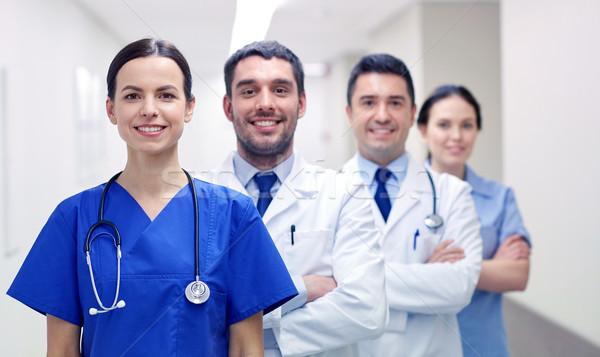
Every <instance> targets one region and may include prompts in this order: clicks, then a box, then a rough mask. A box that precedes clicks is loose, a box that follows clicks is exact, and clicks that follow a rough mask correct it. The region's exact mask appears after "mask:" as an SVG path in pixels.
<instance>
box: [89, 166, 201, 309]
mask: <svg viewBox="0 0 600 357" xmlns="http://www.w3.org/2000/svg"><path fill="white" fill-rule="evenodd" d="M182 170H183V169H182ZM121 172H122V171H121ZM121 172H119V173H118V174H116V175H114V176H113V177H112V178H111V179H110V180H108V182H107V183H106V185H105V186H104V189H103V190H102V196H101V197H100V207H99V208H98V221H97V222H96V223H94V224H93V225H92V226H91V227H90V229H89V230H88V232H87V235H86V237H85V247H84V249H85V255H86V261H87V265H88V268H89V270H90V278H91V280H92V287H93V288H94V295H95V296H96V301H97V302H98V305H100V308H101V309H102V310H98V309H96V308H94V307H92V308H90V310H89V313H90V315H96V314H99V313H104V312H108V311H112V310H114V309H120V308H122V307H124V306H125V301H124V300H119V288H120V286H121V234H120V233H119V230H118V229H117V226H116V225H115V224H114V223H113V222H111V221H107V220H104V201H105V199H106V194H107V192H108V188H109V187H110V185H112V183H113V182H115V180H116V179H117V178H118V177H119V175H121ZM183 172H184V173H185V175H186V177H187V180H188V182H189V184H190V187H191V189H192V198H193V200H194V233H195V244H194V248H195V258H196V262H195V264H196V270H195V276H196V280H194V281H192V282H191V283H189V284H188V286H187V287H186V288H185V296H186V298H187V299H188V300H189V301H190V302H191V303H194V304H202V303H204V302H205V301H206V300H208V297H209V296H210V289H209V288H208V285H206V284H205V283H204V282H202V281H200V257H199V248H200V221H199V217H198V195H197V193H196V186H195V185H194V180H192V177H191V176H190V174H189V173H188V172H187V171H185V170H183ZM100 226H107V227H109V228H110V229H111V230H112V231H113V233H114V235H112V234H110V233H99V234H97V235H95V236H93V237H92V233H93V232H94V230H96V229H97V228H98V227H100ZM104 234H107V235H109V236H110V237H111V238H112V239H113V242H114V244H115V247H116V248H117V288H116V291H115V299H114V300H113V303H112V305H111V306H110V307H105V306H104V305H102V301H101V300H100V297H99V296H98V290H97V289H96V283H95V281H94V272H93V269H92V260H91V258H90V250H91V242H92V240H93V239H94V238H96V237H98V236H101V235H104Z"/></svg>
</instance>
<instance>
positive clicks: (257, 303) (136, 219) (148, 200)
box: [8, 39, 297, 356]
mask: <svg viewBox="0 0 600 357" xmlns="http://www.w3.org/2000/svg"><path fill="white" fill-rule="evenodd" d="M107 83H108V98H107V100H106V111H107V114H108V117H109V119H110V122H111V123H112V124H114V125H116V126H117V129H118V132H119V134H120V136H121V138H122V139H123V140H124V141H125V143H126V146H127V163H126V165H125V168H124V170H123V172H122V173H121V174H120V175H119V176H118V178H117V179H116V181H114V182H113V183H112V184H111V185H110V186H109V188H108V190H107V192H106V198H105V201H103V202H102V204H101V197H102V195H103V190H104V188H105V185H106V184H103V185H100V186H98V187H94V188H91V189H89V190H86V191H83V192H81V193H79V194H77V195H75V196H73V197H70V198H67V199H66V200H64V201H63V202H62V203H60V204H59V205H58V207H57V208H56V209H55V211H54V212H53V213H52V215H51V216H50V218H49V220H48V222H47V223H46V225H45V226H44V228H43V229H42V231H41V233H40V235H39V236H38V238H37V240H36V242H35V243H34V245H33V247H32V249H31V251H30V252H29V254H28V256H27V258H26V260H25V262H24V263H23V265H22V267H21V269H20V271H19V273H18V275H17V277H16V278H15V280H14V282H13V284H12V285H11V287H10V289H9V291H8V294H9V295H11V296H12V297H14V298H16V299H17V300H19V301H21V302H23V303H24V304H26V305H28V306H30V307H31V308H33V309H35V310H37V311H39V312H41V313H43V314H45V315H46V316H47V325H48V356H79V355H84V356H122V355H131V356H141V355H144V356H227V355H229V356H242V355H251V354H252V355H254V354H255V355H262V353H263V348H262V315H263V312H265V313H267V312H269V311H271V310H273V309H275V308H277V307H278V306H280V305H281V304H283V303H284V302H286V301H287V300H289V299H290V298H291V297H293V296H294V295H295V294H297V292H296V289H295V287H294V285H293V283H292V281H291V279H290V277H289V274H288V273H287V270H286V268H285V265H284V264H283V261H282V260H281V257H280V256H279V253H278V252H277V250H276V248H275V246H274V244H273V242H272V240H271V238H270V236H269V235H268V232H267V230H266V228H265V227H264V225H263V223H262V220H261V218H260V216H259V215H258V212H257V211H256V208H255V207H254V205H253V203H252V200H250V199H249V198H247V197H246V196H243V195H240V194H239V193H237V192H234V191H230V190H228V189H226V188H224V187H221V186H215V185H211V184H208V183H206V182H203V181H199V180H193V181H192V179H191V178H188V176H187V175H186V173H185V172H184V171H183V170H182V169H181V166H180V165H179V159H178V149H177V146H178V141H179V139H180V137H181V135H182V133H183V128H184V126H185V123H187V122H189V121H190V120H191V119H192V114H193V110H194V105H195V99H194V97H193V95H192V92H191V87H192V80H191V73H190V69H189V66H188V63H187V61H186V60H185V58H184V57H183V56H182V54H181V53H180V52H179V51H178V50H177V49H176V48H175V47H174V46H173V45H172V44H170V43H168V42H166V41H162V40H155V39H144V40H140V41H136V42H133V43H131V44H129V45H127V46H126V47H125V48H123V49H122V50H121V51H120V52H119V53H118V54H117V55H116V57H115V58H114V59H113V62H112V63H111V65H110V68H109V71H108V76H107ZM192 182H193V184H194V185H192ZM193 186H195V189H196V196H197V200H196V202H197V204H198V207H197V208H196V207H195V206H194V195H193V191H192V187H193ZM100 206H102V207H103V214H104V219H105V220H107V221H111V222H113V223H114V224H115V225H116V227H117V228H118V230H119V232H120V236H121V238H122V245H121V248H120V249H121V253H120V254H121V259H120V263H118V259H117V250H116V246H115V240H114V239H116V233H115V232H114V231H111V230H110V229H109V228H108V227H107V226H106V225H103V226H101V227H98V228H97V229H95V230H94V231H93V232H92V234H91V238H90V243H89V260H90V261H91V263H92V264H91V271H90V267H89V266H88V263H87V258H86V250H87V249H86V236H87V233H88V230H89V229H90V227H91V226H92V225H93V224H94V223H95V222H97V221H98V217H99V209H100ZM195 212H197V216H198V217H199V227H198V228H196V227H195V215H196V213H195ZM196 229H198V232H199V235H198V236H199V242H198V247H196V242H195V236H196ZM196 262H197V263H196ZM196 266H198V268H197V270H196V269H195V267H196ZM196 272H198V273H199V275H198V277H196V275H197V274H196ZM92 274H93V277H92ZM195 280H200V281H202V282H204V283H205V284H206V286H207V287H208V289H209V290H210V295H209V297H208V300H207V301H206V302H204V303H200V304H196V303H192V302H191V301H188V298H186V294H185V290H186V287H187V286H188V284H190V283H191V282H193V281H195ZM96 294H97V295H96ZM115 295H117V296H115ZM113 300H114V302H113ZM117 300H119V301H122V302H119V303H118V304H117ZM111 303H112V305H110V304H111ZM101 305H103V306H104V307H107V308H104V307H102V306H101ZM111 307H114V309H112V308H111ZM94 310H95V311H94ZM96 311H99V313H94V312H96Z"/></svg>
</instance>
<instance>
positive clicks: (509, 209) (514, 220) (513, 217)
mask: <svg viewBox="0 0 600 357" xmlns="http://www.w3.org/2000/svg"><path fill="white" fill-rule="evenodd" d="M512 234H518V235H520V236H522V237H524V238H525V240H526V241H527V243H528V244H529V245H530V246H531V238H530V237H529V232H527V229H525V225H524V224H523V218H521V213H520V212H519V207H518V206H517V201H516V199H515V194H514V192H513V190H512V189H511V188H507V191H506V195H505V197H504V215H503V220H502V226H501V227H500V239H501V240H502V242H504V240H505V239H506V238H508V236H510V235H512Z"/></svg>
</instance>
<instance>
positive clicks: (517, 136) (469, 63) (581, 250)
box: [0, 0, 600, 356]
mask: <svg viewBox="0 0 600 357" xmlns="http://www.w3.org/2000/svg"><path fill="white" fill-rule="evenodd" d="M236 9H237V10H236ZM599 15H600V2H598V1H595V0H572V1H569V2H565V1H543V0H497V1H450V0H447V1H440V0H438V1H419V0H369V1H365V0H363V1H359V0H327V1H323V0H264V1H249V0H238V1H237V2H236V1H235V0H223V1H214V0H213V1H211V0H195V1H192V0H172V1H169V2H165V1H153V0H103V1H95V0H51V1H48V0H20V1H17V0H2V10H1V11H0V43H1V44H2V46H1V47H0V272H1V274H0V290H2V293H3V294H2V295H0V314H1V316H2V319H1V322H0V346H1V348H2V354H3V355H11V356H39V355H43V354H44V353H45V352H44V351H45V343H46V336H45V318H43V316H42V315H39V314H37V313H35V312H33V311H32V310H30V309H28V308H27V307H24V306H23V305H21V304H20V303H18V302H16V301H14V300H13V299H11V298H9V297H8V296H6V295H5V294H4V292H6V290H7V289H8V287H9V285H10V283H11V281H12V279H13V277H14V276H15V274H16V273H17V271H18V268H19V267H20V265H21V263H22V261H23V259H24V258H25V256H26V254H27V252H28V250H29V248H30V247H31V245H32V243H33V241H34V240H35V238H36V236H37V234H38V233H39V231H40V229H41V227H42V226H43V224H44V223H45V221H46V219H47V218H48V217H49V215H50V213H51V212H52V210H53V209H54V208H55V207H56V205H57V204H58V203H59V202H60V201H61V200H62V199H64V198H66V197H68V196H70V195H72V194H75V193H77V192H79V191H81V190H83V189H85V188H88V187H91V186H95V185H98V184H100V183H102V182H105V181H106V180H107V179H108V178H109V177H110V176H112V175H113V174H114V173H115V172H116V171H119V170H121V169H122V168H123V166H124V163H125V159H126V150H125V145H124V143H123V142H122V140H121V139H120V138H119V136H118V134H117V130H116V128H115V127H113V126H112V125H111V124H110V122H109V121H108V120H107V117H106V113H105V107H104V102H105V99H106V83H105V78H106V72H107V69H108V65H109V63H110V61H111V60H112V58H113V57H114V55H115V54H116V53H117V52H118V50H120V49H121V48H122V47H123V46H124V45H126V44H127V43H129V42H131V41H134V40H137V39H140V38H143V37H160V38H163V39H166V40H169V41H171V42H173V43H174V44H175V45H176V46H177V47H178V48H179V49H180V50H181V51H182V52H183V54H184V55H185V56H186V57H187V59H188V61H189V62H190V65H191V67H192V71H193V75H194V76H193V80H194V89H193V92H194V94H195V95H196V98H197V104H196V110H195V114H194V118H193V120H192V122H191V123H189V124H188V125H187V127H186V130H185V133H184V135H183V138H182V140H181V141H180V159H181V163H182V165H183V167H185V168H186V169H188V170H189V171H193V172H194V173H196V174H199V173H201V172H202V171H206V170H210V169H212V168H214V167H216V166H217V165H218V164H220V163H221V162H222V161H223V160H224V159H225V157H226V156H227V155H228V153H229V152H230V151H231V150H233V149H234V148H235V135H234V133H233V128H232V126H231V123H230V122H228V121H227V120H226V118H225V116H224V115H223V111H222V106H221V105H222V98H223V95H224V93H225V86H224V83H223V73H222V72H223V64H224V62H225V60H226V59H227V58H228V56H229V54H230V53H231V50H232V48H233V49H237V48H239V47H241V46H242V45H244V44H246V43H248V42H251V41H252V40H256V39H261V38H266V39H272V40H277V41H279V42H281V43H282V44H284V45H286V46H287V47H289V48H290V49H291V50H292V51H294V52H295V53H296V54H297V55H298V56H299V57H300V59H301V60H302V61H303V63H304V66H305V70H306V72H307V78H306V93H307V106H308V109H307V113H306V116H305V117H304V118H302V119H301V120H300V121H299V124H298V129H297V134H296V140H295V149H296V150H297V151H298V152H300V153H301V154H302V155H303V156H304V157H305V158H306V159H307V160H308V161H309V162H311V163H317V164H320V165H322V166H325V167H329V168H334V169H338V168H340V167H341V165H342V164H343V163H344V162H345V161H346V160H348V159H349V158H350V157H351V156H352V155H353V154H354V152H355V141H354V138H353V133H352V131H351V130H349V127H348V125H347V122H346V116H345V111H344V108H345V105H346V99H345V95H346V82H347V78H348V75H349V72H350V69H351V68H352V66H353V65H354V64H355V63H356V61H357V60H358V59H359V58H360V57H361V56H362V55H364V54H367V53H374V52H387V53H390V54H393V55H395V56H397V57H399V58H401V59H403V60H404V61H405V62H406V63H407V65H408V66H409V68H410V70H411V73H412V75H413V80H414V82H415V90H416V93H415V96H416V98H415V99H416V103H417V105H418V106H420V104H421V103H422V101H423V99H424V98H425V97H426V96H427V95H428V94H429V93H430V92H431V91H432V90H433V89H434V88H435V87H437V86H438V85H440V84H444V83H457V84H462V85H465V86H467V87H468V88H469V89H470V90H471V91H472V92H473V93H474V94H475V96H476V97H477V99H478V100H479V102H480V103H481V105H482V114H483V130H482V131H481V133H480V135H479V138H478V142H477V144H476V148H475V150H474V155H473V156H472V159H471V161H470V165H471V166H473V167H474V169H475V170H476V171H478V172H479V173H480V174H481V175H482V176H486V177H489V178H492V179H495V180H498V181H501V182H503V183H505V184H507V185H510V186H511V187H513V188H514V189H515V192H516V197H517V201H518V203H519V206H520V209H521V213H522V215H523V218H524V220H525V224H526V226H527V228H528V229H529V231H530V233H531V236H532V240H533V245H534V246H533V256H532V265H531V274H530V280H529V286H528V288H527V290H526V291H525V292H522V293H510V294H507V299H506V304H505V308H506V318H507V328H508V333H509V340H510V343H511V351H512V353H513V355H514V356H531V355H535V356H564V355H567V354H569V355H572V356H588V355H589V356H598V355H600V323H599V320H600V309H599V308H598V301H599V300H600V261H599V259H598V252H600V239H599V233H598V232H596V233H594V232H595V231H596V228H595V227H594V226H593V225H592V223H593V222H594V220H595V219H597V216H596V214H594V213H593V212H594V211H596V209H597V208H595V207H596V200H598V199H600V190H599V189H598V187H597V186H596V185H597V182H599V181H600V164H599V162H600V160H599V159H600V140H599V139H600V120H598V119H597V118H596V114H594V113H595V111H596V110H598V106H597V105H596V104H597V102H596V100H597V97H598V95H599V92H598V82H599V81H600V69H599V68H600V67H599V66H598V65H597V63H599V62H600V41H599V39H598V33H600V23H599V22H598V18H599ZM251 30H252V31H251ZM253 30H257V32H256V33H254V32H253ZM407 146H408V150H409V151H410V152H411V153H412V154H413V155H414V156H415V157H416V158H417V159H418V160H423V159H424V158H425V156H426V149H425V147H424V145H423V144H422V142H421V138H420V136H419V135H418V132H417V130H416V128H413V132H411V134H410V136H409V139H408V145H407ZM40 293H43V292H40Z"/></svg>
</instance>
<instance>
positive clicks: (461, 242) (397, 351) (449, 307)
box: [343, 54, 482, 357]
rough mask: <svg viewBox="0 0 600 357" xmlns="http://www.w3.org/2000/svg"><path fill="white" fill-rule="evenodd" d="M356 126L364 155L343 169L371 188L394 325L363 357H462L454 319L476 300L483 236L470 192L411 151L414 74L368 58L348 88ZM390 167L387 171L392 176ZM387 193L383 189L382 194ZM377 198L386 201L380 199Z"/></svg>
mask: <svg viewBox="0 0 600 357" xmlns="http://www.w3.org/2000/svg"><path fill="white" fill-rule="evenodd" d="M347 97H348V105H347V107H346V113H347V116H348V121H349V124H350V126H351V127H352V129H353V130H354V134H355V136H356V139H357V141H358V153H356V155H355V156H354V157H353V158H352V159H351V160H350V161H348V162H347V163H346V164H345V165H344V168H343V171H344V172H345V173H346V174H350V175H352V177H353V182H354V183H355V184H356V185H363V186H366V187H367V188H369V189H370V197H371V202H372V204H373V207H374V210H373V212H374V215H375V220H376V224H377V226H378V228H379V231H380V232H381V245H382V250H383V252H384V254H385V260H386V268H385V278H386V291H387V299H388V304H389V308H390V320H389V324H388V326H387V327H386V330H385V333H384V335H383V336H381V337H380V338H378V339H374V340H370V341H364V342H361V343H360V344H359V348H360V355H361V356H377V357H382V356H390V357H401V356H415V357H417V356H418V357H424V356H444V357H452V356H457V357H458V356H462V347H461V340H460V335H459V329H458V324H457V320H456V313H458V312H459V311H460V310H461V309H462V308H463V307H464V306H466V305H467V304H468V303H469V301H470V300H471V295H472V294H473V291H474V289H475V285H476V284H477V280H478V278H479V272H480V270H481V254H482V253H481V237H480V235H479V222H478V219H477V213H476V211H475V205H474V203H473V200H472V199H471V195H470V190H471V188H470V186H469V185H468V184H466V183H465V182H463V181H461V180H459V179H457V178H456V177H454V176H451V175H448V174H441V175H438V174H435V173H433V172H431V176H432V180H433V182H434V184H435V191H436V201H435V204H436V208H435V209H436V213H437V214H438V215H439V216H441V217H442V218H443V220H444V224H443V225H442V226H441V227H439V228H437V229H431V228H428V226H426V225H425V221H424V220H425V217H427V216H428V215H430V214H432V213H433V211H434V208H433V204H434V201H433V199H434V198H433V189H432V185H431V182H430V181H429V177H428V175H427V173H426V171H425V168H424V167H423V165H421V164H419V163H417V162H416V161H415V160H414V159H413V158H412V157H411V156H410V154H409V153H408V152H406V151H405V149H404V144H405V141H406V138H407V136H408V131H409V129H410V127H411V126H412V125H413V123H414V118H415V112H416V110H417V109H416V106H415V103H414V89H413V84H412V79H411V76H410V72H409V71H408V68H407V67H406V66H405V64H404V63H403V62H402V61H401V60H399V59H397V58H395V57H393V56H390V55H385V54H378V55H369V56H365V57H363V58H362V59H361V60H360V61H359V62H358V64H357V65H356V66H355V67H354V69H353V70H352V72H351V75H350V80H349V82H348V92H347ZM384 169H387V172H386V171H385V170H384ZM384 188H385V191H384V190H383V189H384ZM376 196H378V200H377V201H376V200H375V199H373V198H374V197H376Z"/></svg>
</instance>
